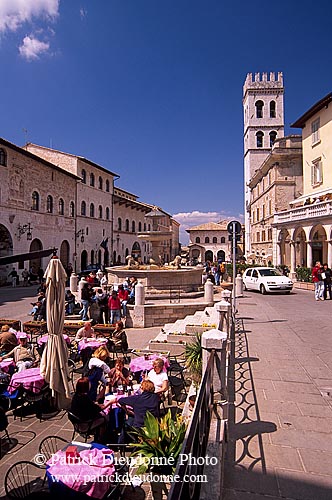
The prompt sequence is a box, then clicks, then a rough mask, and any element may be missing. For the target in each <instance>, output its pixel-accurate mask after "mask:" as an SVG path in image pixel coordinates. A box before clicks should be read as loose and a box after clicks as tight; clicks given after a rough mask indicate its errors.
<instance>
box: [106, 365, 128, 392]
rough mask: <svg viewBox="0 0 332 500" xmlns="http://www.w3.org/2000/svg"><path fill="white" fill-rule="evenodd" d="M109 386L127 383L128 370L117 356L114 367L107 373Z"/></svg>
mask: <svg viewBox="0 0 332 500" xmlns="http://www.w3.org/2000/svg"><path fill="white" fill-rule="evenodd" d="M109 379H110V384H109V385H110V387H118V386H119V385H129V370H128V369H127V368H125V366H124V362H123V359H122V358H117V360H116V361H115V366H114V368H112V369H111V371H110V373H109Z"/></svg>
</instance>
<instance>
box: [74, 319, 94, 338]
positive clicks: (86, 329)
mask: <svg viewBox="0 0 332 500" xmlns="http://www.w3.org/2000/svg"><path fill="white" fill-rule="evenodd" d="M84 338H85V339H90V338H96V334H95V331H94V329H93V328H92V326H91V321H86V322H85V323H84V326H82V328H80V329H79V330H77V333H76V337H75V340H76V342H79V341H80V340H82V339H84Z"/></svg>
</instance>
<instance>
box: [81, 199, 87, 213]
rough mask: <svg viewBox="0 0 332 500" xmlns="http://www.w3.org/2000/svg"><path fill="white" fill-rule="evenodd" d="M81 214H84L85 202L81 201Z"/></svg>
mask: <svg viewBox="0 0 332 500" xmlns="http://www.w3.org/2000/svg"><path fill="white" fill-rule="evenodd" d="M81 215H86V203H85V201H82V203H81Z"/></svg>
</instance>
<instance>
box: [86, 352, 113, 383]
mask: <svg viewBox="0 0 332 500" xmlns="http://www.w3.org/2000/svg"><path fill="white" fill-rule="evenodd" d="M109 357H110V353H109V350H108V349H107V347H105V346H100V347H98V348H97V349H96V350H95V352H94V353H93V354H92V357H91V359H90V361H89V365H88V366H89V370H92V369H93V368H101V369H102V376H101V379H100V381H101V382H102V383H103V384H104V385H106V384H107V383H108V380H106V376H107V375H109V373H110V371H111V369H110V367H109V366H108V365H107V364H106V360H107V359H108V358H109Z"/></svg>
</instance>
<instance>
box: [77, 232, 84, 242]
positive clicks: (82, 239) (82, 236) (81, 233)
mask: <svg viewBox="0 0 332 500" xmlns="http://www.w3.org/2000/svg"><path fill="white" fill-rule="evenodd" d="M80 235H81V242H82V243H84V229H80V230H79V231H77V232H76V233H75V237H76V239H77V238H78V237H79V236H80Z"/></svg>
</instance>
